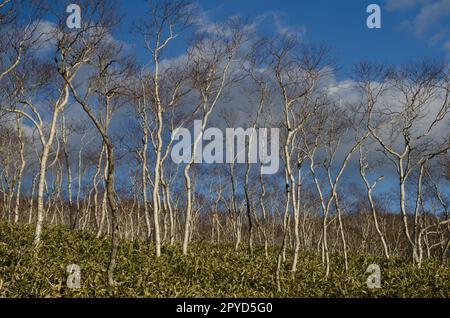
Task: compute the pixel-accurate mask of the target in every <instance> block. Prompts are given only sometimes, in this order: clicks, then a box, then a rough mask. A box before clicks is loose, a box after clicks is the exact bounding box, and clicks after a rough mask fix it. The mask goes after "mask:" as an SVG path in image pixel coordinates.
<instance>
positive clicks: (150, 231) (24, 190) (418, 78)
mask: <svg viewBox="0 0 450 318" xmlns="http://www.w3.org/2000/svg"><path fill="white" fill-rule="evenodd" d="M63 2H64V1H62V2H61V3H60V2H59V1H50V0H0V131H1V133H0V296H17V295H22V296H23V295H25V296H30V295H41V296H46V295H47V294H48V295H53V296H55V293H56V294H57V295H60V294H61V292H60V290H61V288H62V289H63V287H61V286H62V284H63V282H64V279H65V277H66V273H65V268H66V266H67V265H69V264H72V263H73V264H80V265H81V273H82V279H83V280H82V284H84V285H83V287H82V290H83V293H84V294H82V295H84V296H97V295H103V292H100V291H99V290H100V289H98V288H100V287H98V286H103V287H101V288H104V289H105V290H106V289H108V290H121V291H120V292H119V294H120V293H122V294H127V293H128V292H127V291H125V290H129V289H130V290H131V289H135V290H137V289H140V288H141V287H139V286H141V285H140V284H142V286H147V287H148V284H153V285H151V286H153V287H152V288H154V290H159V293H158V292H150V291H149V292H148V293H147V291H146V288H147V287H142V290H140V291H139V292H136V294H127V295H131V296H135V295H137V296H146V295H153V296H156V297H159V296H175V297H176V296H180V295H194V296H195V295H197V296H199V295H200V296H214V295H225V296H233V295H249V296H276V295H285V296H296V295H297V296H299V295H306V296H308V295H311V296H313V295H318V296H323V295H328V294H330V293H328V294H327V293H326V292H324V293H323V294H319V293H316V292H315V291H310V292H309V294H305V293H302V288H306V287H305V286H303V285H302V281H303V282H305V281H307V280H308V279H309V280H310V279H313V280H315V282H314V283H311V284H318V285H316V286H322V287H320V288H324V289H325V290H326V289H327V288H329V289H330V290H331V289H333V288H335V287H332V285H333V283H332V282H336V279H339V280H340V281H341V282H342V284H343V285H342V286H343V287H342V288H343V289H345V288H347V287H345V286H347V285H346V284H348V285H351V284H356V287H352V288H355V290H358V291H354V290H353V289H352V291H350V292H349V295H359V293H360V290H361V289H364V288H366V287H365V282H366V281H365V279H366V278H367V276H368V275H369V274H366V269H367V266H368V265H369V264H372V263H374V264H380V266H381V267H382V271H383V272H382V275H384V276H383V277H386V279H387V280H389V279H391V280H392V284H393V286H391V287H389V288H391V291H386V295H403V294H402V292H401V291H400V289H401V287H400V285H401V284H402V283H399V281H402V280H401V279H400V280H397V281H396V280H395V278H392V277H393V275H394V274H392V275H391V274H389V273H393V272H395V273H400V274H399V275H400V276H401V277H403V279H405V281H407V280H408V278H405V277H409V276H408V275H410V276H411V277H421V278H420V279H419V278H418V281H417V282H416V283H412V284H410V285H408V286H409V287H408V288H410V291H409V292H410V293H412V292H413V291H412V290H413V289H414V288H416V287H414V286H418V285H419V286H422V285H423V286H425V287H423V286H422V287H423V288H427V286H428V287H430V286H431V285H430V283H429V281H430V280H431V281H433V282H434V283H433V284H435V285H434V289H433V287H432V286H431V287H430V290H434V292H433V293H432V294H433V295H439V296H444V297H448V296H449V295H450V286H449V285H448V281H449V279H450V270H449V265H448V263H449V259H450V218H449V204H450V201H449V198H450V187H449V185H450V183H449V182H450V154H449V149H450V134H449V132H450V129H449V127H450V125H449V124H450V115H449V111H450V108H449V106H450V66H449V65H448V64H447V63H445V62H441V61H436V60H427V59H420V60H413V59H412V61H411V62H410V63H409V64H405V65H389V64H388V63H385V64H379V63H373V62H371V61H362V62H361V63H358V64H357V65H354V66H353V67H352V71H351V74H350V75H349V78H350V79H348V80H347V81H345V82H338V81H337V80H336V72H337V68H338V65H339V62H338V61H337V59H336V57H335V56H334V55H333V51H332V49H330V48H328V47H327V46H326V43H320V42H319V43H310V42H305V41H302V40H301V39H300V38H299V37H298V36H296V35H295V34H285V35H284V36H267V35H263V34H260V32H258V29H257V28H256V27H255V21H252V20H249V19H245V18H244V17H238V16H230V17H229V18H227V19H224V20H223V21H213V22H210V23H209V24H208V25H206V24H205V23H203V21H202V17H201V16H199V15H197V13H196V12H197V10H196V6H195V5H194V3H190V2H185V1H175V0H161V1H156V0H154V1H148V2H147V6H146V9H145V11H142V15H141V16H139V17H133V21H134V22H133V23H124V21H125V20H124V17H123V15H122V13H121V10H120V5H123V3H121V2H120V1H110V0H108V1H102V0H95V1H94V0H80V1H78V3H79V5H80V8H81V14H82V24H81V28H79V29H76V28H75V29H70V28H68V27H67V24H66V20H67V16H68V13H66V5H67V4H66V3H65V2H64V3H63ZM127 21H128V20H127ZM128 22H129V21H128ZM123 32H125V33H127V34H131V38H132V41H131V42H130V41H123V40H121V34H122V37H123ZM195 121H197V122H200V123H201V125H200V130H201V132H202V133H204V132H206V131H207V129H208V128H211V127H213V128H214V127H215V129H216V130H221V131H223V135H225V129H227V128H234V129H237V128H243V130H245V132H246V136H247V138H245V140H240V143H239V140H234V139H233V141H232V144H233V145H232V147H231V148H232V149H233V150H235V148H237V152H234V153H232V155H233V156H235V157H234V159H239V158H240V159H244V160H241V161H239V160H234V161H233V162H230V163H220V164H217V163H211V164H208V163H199V161H198V160H197V159H198V158H199V155H200V156H201V153H202V152H204V151H207V150H211V148H212V147H211V145H212V144H214V143H215V144H217V142H218V140H213V139H214V136H211V135H210V134H209V136H207V134H204V135H203V136H202V135H199V136H194V138H193V139H192V140H191V141H190V145H192V147H191V146H190V151H188V152H187V153H183V156H184V157H185V159H186V160H185V162H184V163H181V164H177V163H175V162H174V160H173V159H172V158H173V154H174V151H176V150H177V149H178V150H179V147H178V148H177V145H178V144H179V142H180V138H179V136H178V137H175V136H176V134H175V133H176V132H177V131H179V129H180V128H186V129H187V130H188V131H192V130H193V129H194V122H195ZM263 128H267V129H266V130H264V129H263ZM272 128H278V129H279V142H278V144H275V146H273V145H274V136H273V133H272V134H271V133H270V131H271V129H272ZM257 130H258V131H260V132H261V131H263V132H265V135H264V134H263V136H262V135H260V136H259V139H258V140H257V141H255V140H254V138H255V137H256V135H255V134H254V132H255V131H257ZM215 137H217V135H215ZM263 137H266V139H265V140H266V143H264V138H263ZM235 141H237V147H235ZM221 142H222V141H220V143H219V144H218V145H219V146H217V147H215V148H214V153H213V155H214V156H218V157H221V156H223V155H224V154H225V153H227V154H229V151H230V149H228V146H230V145H229V144H228V143H227V144H225V143H221ZM208 144H209V145H210V146H209V147H208ZM239 145H240V146H241V147H240V146H239ZM256 145H258V147H263V148H264V147H265V148H266V150H268V153H271V154H272V155H273V154H278V155H279V160H280V164H279V169H278V171H275V173H274V174H264V173H263V171H264V169H263V168H264V167H263V166H265V163H264V162H261V163H256V164H255V163H250V160H249V159H250V157H251V153H250V152H251V151H250V149H251V147H252V146H255V147H256ZM271 145H272V147H271ZM275 147H276V149H275ZM241 148H242V149H241ZM270 148H272V149H270ZM186 156H187V157H186ZM245 159H247V160H245ZM260 159H262V158H260ZM83 242H84V243H83ZM83 244H84V245H83ZM59 253H61V254H59ZM136 253H139V255H140V256H139V257H138V256H136ZM24 255H26V256H24ZM64 255H66V256H64ZM67 255H70V257H67ZM23 257H25V261H23V262H25V264H23V263H22V261H21V260H23ZM211 259H213V260H215V262H216V261H217V263H216V265H214V263H208V262H212V261H211ZM96 260H97V261H98V262H97V263H96ZM26 262H29V263H26ZM54 262H56V263H54ZM203 262H206V263H203ZM125 263H127V264H129V265H124V264H125ZM26 264H29V265H26ZM30 264H34V265H30ZM38 264H40V265H38ZM47 264H48V267H49V268H56V269H57V270H56V273H48V272H46V270H47V269H46V268H45V267H47ZM90 264H91V265H92V264H96V265H95V267H96V269H95V270H94V269H93V267H94V265H92V267H91V265H90ZM202 264H203V265H202ZM204 264H208V265H204ZM383 264H384V265H383ZM20 266H29V268H34V269H35V270H36V271H39V270H42V271H44V273H46V274H42V273H41V274H39V273H36V272H34V273H32V272H29V271H27V270H26V269H25V268H22V269H20V270H19V269H18V268H19V267H20ZM97 266H98V268H97ZM127 266H129V267H127ZM146 266H147V267H148V268H147V269H144V267H146ZM158 266H159V267H158ZM174 266H175V267H176V268H178V267H180V268H178V270H179V271H180V272H183V271H184V269H182V268H181V267H182V266H184V267H185V268H186V269H185V272H183V274H179V275H185V276H186V277H188V278H186V280H185V281H184V280H179V281H178V282H177V281H176V280H173V281H172V280H171V281H170V282H171V283H168V284H167V286H166V285H164V284H163V283H162V282H163V281H165V279H169V278H164V277H166V276H168V277H170V276H171V275H172V276H174V277H175V276H176V275H178V274H174V273H175V271H176V270H175V269H174ZM208 266H209V267H208ZM214 266H217V267H218V268H219V267H220V266H229V267H233V269H234V271H237V273H236V274H229V277H231V276H233V275H237V276H236V277H237V278H236V279H235V280H233V282H234V283H235V284H236V286H237V287H236V290H234V289H233V288H234V287H230V286H231V285H232V284H231V285H230V286H228V285H227V286H225V285H224V286H222V285H220V286H221V287H220V288H221V291H220V292H215V291H211V290H209V289H201V287H198V286H203V285H202V284H213V283H211V282H214V281H216V280H221V279H222V280H225V279H231V278H227V275H225V274H223V275H221V274H220V273H219V271H218V270H217V271H216V270H214V269H213V268H214ZM169 268H171V270H169ZM199 268H201V269H199ZM208 268H209V269H208ZM188 269H192V272H189V271H188ZM166 270H167V271H166ZM228 270H231V269H230V268H228ZM18 271H19V272H21V273H22V274H23V277H22V278H20V277H18V276H17V275H18V274H17V273H18ZM90 271H91V272H93V273H94V274H91V272H90ZM165 271H166V272H165ZM389 271H391V272H389ZM392 271H393V272H392ZM402 271H403V272H402ZM152 272H153V274H151V273H152ZM139 273H146V274H145V275H143V276H142V277H141V278H136V277H138V276H139V275H140V274H139ZM208 273H215V274H214V275H213V274H211V275H210V274H208ZM224 273H225V272H224ZM16 274H17V275H16ZM45 275H50V277H48V276H47V277H46V276H45ZM146 275H147V276H146ZM149 275H155V276H151V277H152V278H151V282H149V277H150V276H149ZM195 275H198V277H200V278H197V280H195V281H191V280H190V279H189V277H191V276H192V277H197V276H195ZM355 275H356V276H355ZM402 275H403V276H402ZM131 276H133V277H131ZM134 276H135V277H134ZM258 276H260V277H259V278H258ZM139 277H140V276H139ZM311 277H312V278H311ZM314 277H315V278H314ZM336 277H339V278H336ZM352 277H357V278H355V279H354V280H355V281H356V280H357V281H358V282H357V283H354V282H353V280H352ZM433 277H434V278H433ZM436 277H438V278H436ZM439 277H440V278H439ZM411 279H414V278H411ZM439 279H440V280H439ZM35 280H37V281H40V282H41V283H33V284H35V285H33V284H31V283H29V282H31V281H35ZM136 280H138V281H139V282H137V281H136ZM141 280H143V281H144V282H142V281H141ZM18 282H22V283H23V285H24V286H28V287H24V290H22V291H20V292H19V291H17V290H16V289H14V288H15V287H13V286H14V285H17V286H20V283H18ZM259 282H264V286H263V287H261V286H260V285H258V284H259ZM318 282H320V283H318ZM327 282H329V285H327V284H328V283H327ZM178 283H179V284H180V285H183V284H186V285H190V286H191V285H192V286H194V287H195V286H197V287H198V288H199V289H195V288H194V287H193V288H194V289H192V290H190V291H186V290H183V287H177V286H178V285H177V284H178ZM234 283H233V284H234ZM397 283H398V285H395V284H397ZM30 284H31V285H32V286H34V287H33V288H32V287H30ZM86 284H89V286H86ZM127 284H128V285H127ZM146 284H147V285H146ZM261 284H262V283H261ZM415 284H417V285H415ZM36 286H41V287H36ZM42 286H47V287H42ZM55 286H56V287H55ZM58 286H59V287H58ZM125 286H126V287H125ZM155 286H156V287H155ZM233 286H234V285H233ZM239 286H241V287H239ZM242 286H245V288H246V290H247V291H242V290H241V289H239V288H243V287H242ZM292 286H297V287H295V288H297V289H292V288H293V287H292ZM302 286H303V287H302ZM333 286H334V285H333ZM361 286H362V287H361ZM422 287H420V288H422ZM17 288H19V287H17ZM27 288H28V289H27ZM34 288H36V289H34ZM39 288H42V289H43V290H42V291H39V290H38V289H39ZM46 288H47V289H46ZM96 288H97V292H96V291H95V290H96ZM177 288H181V290H182V291H181V292H180V289H177ZM386 288H387V287H386ZM420 288H418V290H419V289H420ZM54 290H57V292H55V291H54ZM93 290H94V291H93ZM169 290H170V291H171V292H169ZM248 290H250V292H249V291H248ZM252 290H253V291H254V290H258V293H256V292H255V293H253V292H251V291H252ZM289 290H293V291H292V293H289ZM382 290H383V287H382V288H381V289H380V293H382ZM70 292H74V293H76V291H66V293H70ZM427 292H428V289H427V291H424V292H423V294H419V296H426V293H427ZM46 293H47V294H46ZM283 293H284V294H283ZM333 293H334V294H333V295H338V296H339V295H345V292H339V291H334V292H333ZM405 294H408V292H405ZM69 295H70V294H69ZM114 295H117V294H114Z"/></svg>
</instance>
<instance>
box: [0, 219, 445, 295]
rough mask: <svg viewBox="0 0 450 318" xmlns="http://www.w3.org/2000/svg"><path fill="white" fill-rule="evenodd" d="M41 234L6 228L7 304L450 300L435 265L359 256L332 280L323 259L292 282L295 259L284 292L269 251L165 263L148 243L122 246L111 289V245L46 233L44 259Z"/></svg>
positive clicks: (175, 250) (206, 254)
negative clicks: (77, 279)
mask: <svg viewBox="0 0 450 318" xmlns="http://www.w3.org/2000/svg"><path fill="white" fill-rule="evenodd" d="M32 239H33V228H32V227H30V226H27V225H11V224H8V223H5V222H1V221H0V297H55V298H60V297H150V298H159V297H188V298H189V297H229V298H234V297H243V298H244V297H245V298H247V297H248V298H261V297H262V298H264V297H270V298H272V297H450V267H449V266H442V265H440V264H439V263H437V262H431V261H427V262H425V264H424V265H423V266H422V268H420V269H418V268H415V267H413V266H412V265H411V264H410V263H409V262H405V261H402V260H398V259H395V260H391V261H386V260H383V259H377V258H375V257H367V256H356V255H354V256H351V257H350V260H349V262H350V264H349V265H350V270H349V272H348V273H345V272H344V270H343V266H342V258H341V257H337V256H335V257H333V258H332V267H331V274H330V277H329V278H328V279H325V278H324V267H323V265H322V264H321V260H320V258H319V257H317V256H316V255H311V254H301V255H300V259H299V264H298V272H297V273H296V275H295V277H294V278H292V275H291V273H290V272H289V265H290V262H289V259H287V261H286V262H285V267H284V268H283V273H282V284H281V285H282V291H281V292H277V288H276V282H275V275H274V269H275V265H276V262H275V256H276V253H275V251H273V252H272V253H271V255H270V257H269V259H266V258H265V257H264V253H263V251H262V250H256V251H255V253H254V256H253V257H250V256H249V255H248V254H247V253H246V250H245V248H243V250H242V251H239V252H238V253H236V252H234V251H233V248H232V247H231V246H227V245H214V244H210V243H202V244H192V246H191V247H190V255H189V256H187V257H183V256H182V255H181V251H180V247H179V246H172V247H170V246H164V248H163V255H162V257H160V258H159V259H157V258H156V257H155V256H154V254H153V250H152V249H150V250H149V247H148V246H147V245H146V244H145V243H144V242H138V241H135V242H130V241H122V242H121V244H120V248H119V253H118V257H117V267H116V271H115V279H116V280H117V281H118V282H119V283H120V285H119V286H117V287H114V288H108V286H107V284H106V268H107V264H108V258H109V251H110V242H109V240H108V239H107V238H103V239H96V238H95V236H93V235H91V234H89V233H85V232H80V231H76V232H71V231H69V230H68V229H66V228H63V227H50V228H46V229H45V231H44V235H43V238H42V239H43V245H42V247H41V248H40V250H39V252H37V253H36V252H34V251H33V249H32V248H31V247H30V242H31V241H32ZM70 264H77V265H78V266H80V268H81V288H80V289H70V288H68V287H67V284H66V279H67V275H68V274H67V273H66V268H67V266H68V265H70ZM370 264H378V265H379V266H380V268H381V276H382V277H381V279H382V284H381V288H380V289H369V288H368V287H367V283H366V282H367V278H368V276H369V275H370V273H366V269H367V267H368V266H369V265H370Z"/></svg>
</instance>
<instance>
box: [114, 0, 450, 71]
mask: <svg viewBox="0 0 450 318" xmlns="http://www.w3.org/2000/svg"><path fill="white" fill-rule="evenodd" d="M131 3H132V4H131ZM372 3H375V4H378V5H380V7H381V10H382V28H381V29H368V28H367V26H366V19H367V17H368V16H369V14H368V13H367V12H366V9H367V6H368V5H369V4H372ZM197 4H198V5H199V8H200V11H201V12H200V14H201V15H204V16H205V17H207V19H209V20H210V21H218V20H219V21H220V20H223V19H224V18H225V17H227V16H230V15H242V16H244V17H248V18H250V19H259V20H260V23H259V24H260V26H259V29H260V30H261V31H262V32H263V33H264V32H268V31H273V30H278V29H282V30H288V31H289V32H299V33H302V34H303V40H304V41H307V42H311V43H316V44H325V45H327V46H330V47H331V48H332V50H333V54H334V56H335V57H336V60H337V62H338V66H339V67H340V72H339V73H338V77H339V78H341V79H342V78H345V77H347V76H348V75H349V70H350V67H351V65H352V64H354V63H357V62H358V61H361V60H370V61H378V62H383V63H389V64H400V63H403V62H408V61H411V60H415V59H420V58H437V59H439V60H441V59H448V58H449V56H450V0H378V1H377V0H315V1H311V0H199V1H197ZM123 8H124V12H126V14H127V18H126V22H131V21H132V20H133V19H136V18H137V17H140V16H142V14H143V12H145V11H144V10H145V1H144V0H133V1H128V2H125V3H124V4H123ZM120 37H121V38H122V39H123V40H125V41H127V38H128V37H129V33H128V30H125V29H124V30H123V32H122V34H121V35H120Z"/></svg>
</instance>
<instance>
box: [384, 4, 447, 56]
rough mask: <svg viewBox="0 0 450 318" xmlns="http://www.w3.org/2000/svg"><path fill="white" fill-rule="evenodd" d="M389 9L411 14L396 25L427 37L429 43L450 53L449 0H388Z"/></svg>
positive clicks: (403, 29)
mask: <svg viewBox="0 0 450 318" xmlns="http://www.w3.org/2000/svg"><path fill="white" fill-rule="evenodd" d="M386 7H387V10H388V11H391V12H400V13H408V14H411V15H412V17H410V18H407V19H404V20H403V21H402V22H401V23H400V25H398V26H397V27H396V30H398V31H405V32H409V33H412V34H414V35H416V36H419V37H421V38H423V39H427V41H428V44H429V45H433V46H434V45H439V46H441V47H442V48H443V49H445V50H447V51H448V52H449V53H450V50H449V46H448V43H450V23H449V22H448V21H449V20H450V19H449V18H450V1H449V0H386Z"/></svg>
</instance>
